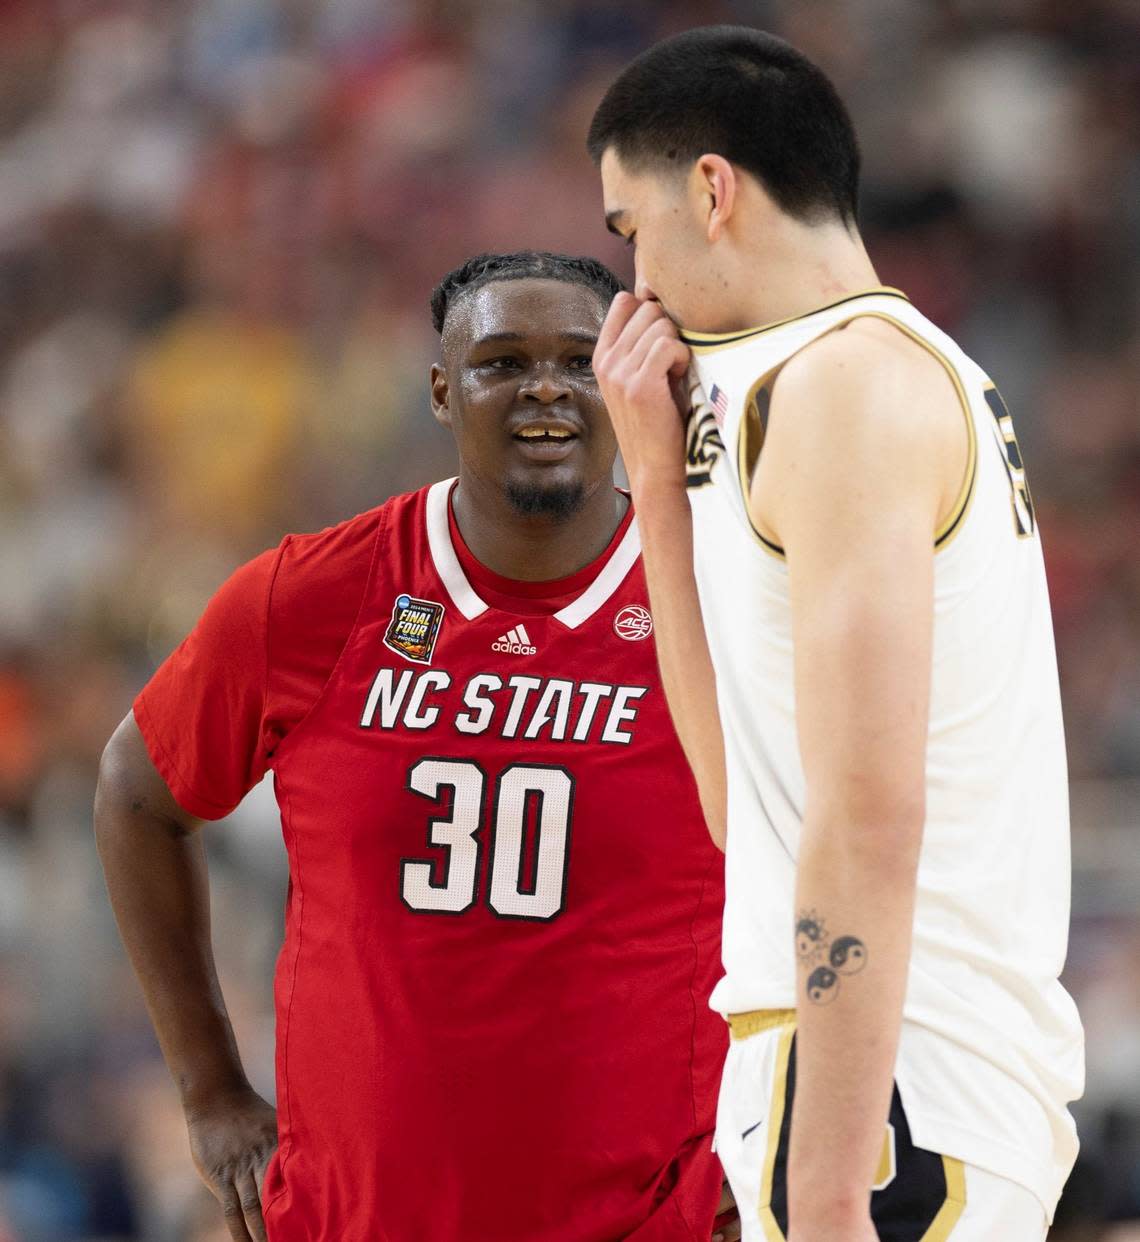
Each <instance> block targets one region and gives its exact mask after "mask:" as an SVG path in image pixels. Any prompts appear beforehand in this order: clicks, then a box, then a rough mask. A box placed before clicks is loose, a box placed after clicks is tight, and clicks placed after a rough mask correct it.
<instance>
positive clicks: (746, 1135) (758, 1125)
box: [740, 1117, 764, 1142]
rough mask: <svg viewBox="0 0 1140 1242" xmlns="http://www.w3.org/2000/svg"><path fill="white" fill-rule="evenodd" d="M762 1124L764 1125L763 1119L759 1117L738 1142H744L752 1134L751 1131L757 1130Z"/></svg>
mask: <svg viewBox="0 0 1140 1242" xmlns="http://www.w3.org/2000/svg"><path fill="white" fill-rule="evenodd" d="M763 1124H764V1119H763V1117H761V1118H760V1120H759V1121H758V1122H757V1123H756V1124H755V1125H754V1126H749V1127H748V1129H747V1130H745V1131H744V1133H743V1134H742V1135H741V1136H740V1141H741V1142H744V1140H745V1139H746V1138H747V1137H748V1136H749V1135H750V1134H751V1133H752V1131H753V1130H759V1129H760V1127H761V1126H762V1125H763Z"/></svg>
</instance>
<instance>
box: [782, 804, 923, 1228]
mask: <svg viewBox="0 0 1140 1242" xmlns="http://www.w3.org/2000/svg"><path fill="white" fill-rule="evenodd" d="M920 836H921V824H915V823H914V822H913V819H911V818H909V817H900V818H899V819H896V821H895V822H894V823H889V822H888V823H883V822H870V821H864V822H856V820H855V819H854V818H853V817H846V819H845V817H844V816H843V814H842V812H841V811H840V810H838V809H836V808H830V809H829V810H828V811H827V812H826V813H821V814H820V815H818V816H814V817H813V816H812V815H810V814H809V815H808V816H807V817H806V818H805V822H804V828H803V836H802V838H801V846H800V854H799V863H798V869H797V883H796V904H795V910H796V956H797V963H798V982H797V1026H798V1033H797V1040H796V1048H797V1051H796V1057H797V1062H796V1091H795V1103H794V1106H793V1118H792V1134H791V1150H790V1156H789V1172H788V1186H789V1200H790V1210H791V1219H792V1220H793V1222H795V1221H796V1213H797V1209H798V1210H799V1212H800V1217H801V1219H802V1218H803V1216H804V1214H805V1213H807V1212H810V1213H811V1215H812V1219H813V1220H814V1221H817V1222H819V1223H821V1224H822V1223H827V1222H828V1221H829V1220H836V1219H839V1220H842V1218H843V1217H844V1215H845V1214H846V1213H849V1212H855V1213H858V1212H859V1211H863V1212H865V1211H866V1210H867V1203H868V1198H869V1193H870V1187H871V1186H872V1184H873V1182H874V1180H875V1176H874V1175H875V1170H876V1168H877V1166H878V1163H879V1158H880V1155H881V1152H882V1147H883V1138H884V1133H885V1126H886V1121H887V1114H888V1111H889V1108H890V1099H891V1091H892V1083H893V1077H894V1065H895V1057H896V1053H897V1050H898V1040H899V1030H900V1026H901V1021H902V1006H903V998H904V996H905V993H906V982H907V970H908V965H909V961H910V945H911V936H912V927H913V921H914V901H915V875H916V867H917V858H918V844H919V840H920Z"/></svg>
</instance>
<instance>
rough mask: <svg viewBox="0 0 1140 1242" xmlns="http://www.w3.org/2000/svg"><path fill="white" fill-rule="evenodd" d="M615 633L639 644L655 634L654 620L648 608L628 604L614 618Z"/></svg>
mask: <svg viewBox="0 0 1140 1242" xmlns="http://www.w3.org/2000/svg"><path fill="white" fill-rule="evenodd" d="M614 633H615V634H616V635H617V636H618V638H624V639H626V640H627V641H628V642H631V643H639V642H641V640H642V639H643V638H648V637H649V635H650V634H652V633H653V618H652V617H651V616H650V615H649V609H648V608H642V606H641V605H640V604H627V605H626V607H624V608H623V609H622V610H621V612H619V613H618V614H617V616H616V617H614Z"/></svg>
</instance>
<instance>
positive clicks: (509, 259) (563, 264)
mask: <svg viewBox="0 0 1140 1242" xmlns="http://www.w3.org/2000/svg"><path fill="white" fill-rule="evenodd" d="M532 279H533V280H564V281H566V282H567V283H568V284H574V285H585V286H586V288H587V289H592V290H593V291H594V292H595V293H596V294H597V295H598V297H599V298H600V299H601V300H602V302H603V303H604V304H605V305H606V306H609V304H610V303H611V302H612V301H613V300H614V297H615V296H616V295H617V294H619V293H620V292H621V291H622V289H623V288H624V287H625V286H624V285H623V284H622V283H621V281H620V280H619V279H618V278H617V277H616V276H615V275H614V274H613V272H611V271H610V269H609V268H608V267H606V265H605V264H604V263H599V262H598V260H597V259H591V258H589V257H588V256H586V255H570V254H552V253H551V252H550V251H549V250H516V251H514V252H513V253H511V254H477V255H475V256H474V257H473V258H470V259H468V260H467V262H466V263H463V264H461V265H460V266H459V267H457V268H454V269H453V270H452V271H450V272H448V273H447V275H446V276H445V277H444V278H443V279H442V280H441V281H440V282H439V284H438V285H436V287H435V288H434V289H433V290H432V291H431V321H432V323H433V324H434V325H435V330H436V331H437V332H438V333H440V335H442V334H443V325H444V324H445V323H446V322H447V316H448V312H449V311H450V310H451V308H452V306H454V304H455V302H456V300H457V299H458V298H459V297H460V296H461V295H463V294H465V293H472V292H474V290H476V289H481V288H482V287H483V286H484V285H488V284H490V283H491V281H493V280H532Z"/></svg>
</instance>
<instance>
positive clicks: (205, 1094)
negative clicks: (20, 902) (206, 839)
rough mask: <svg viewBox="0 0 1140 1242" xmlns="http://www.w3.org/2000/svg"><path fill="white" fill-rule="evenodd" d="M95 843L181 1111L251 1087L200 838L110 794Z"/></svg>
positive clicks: (139, 802)
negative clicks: (226, 990)
mask: <svg viewBox="0 0 1140 1242" xmlns="http://www.w3.org/2000/svg"><path fill="white" fill-rule="evenodd" d="M95 830H96V843H97V846H98V850H99V857H100V859H101V861H102V864H103V872H104V876H105V879H106V883H107V891H108V894H109V895H110V899H111V905H112V907H113V909H114V913H115V919H116V921H117V923H118V926H119V932H120V934H121V936H122V938H123V943H124V945H125V946H126V949H127V953H128V955H129V957H130V960H131V963H132V965H133V966H134V969H135V973H136V974H137V975H138V978H139V982H140V984H141V986H142V990H143V996H144V999H145V1001H146V1006H147V1009H148V1011H149V1013H150V1018H151V1021H152V1023H153V1024H154V1029H155V1033H156V1034H157V1036H158V1041H159V1044H160V1046H161V1048H162V1053H163V1056H164V1057H165V1059H166V1064H167V1066H168V1067H169V1069H170V1072H171V1074H172V1075H173V1077H174V1080H175V1082H176V1084H177V1086H178V1090H179V1092H180V1094H181V1097H182V1102H183V1105H184V1106H185V1107H187V1108H192V1107H193V1106H195V1104H197V1103H199V1102H201V1101H204V1100H206V1099H210V1098H216V1097H217V1096H219V1095H223V1094H225V1093H227V1092H229V1091H233V1090H239V1089H243V1088H245V1087H246V1086H248V1083H247V1080H246V1077H245V1074H244V1072H243V1070H242V1066H241V1061H240V1058H239V1056H238V1051H237V1045H236V1042H235V1040H234V1035H233V1029H232V1027H231V1026H230V1022H229V1018H228V1016H227V1014H226V1010H225V1004H224V1002H223V1000H222V995H221V990H220V988H219V985H218V979H217V972H216V969H215V965H214V958H213V951H212V947H211V944H210V905H209V885H208V879H207V873H206V862H205V855H204V852H203V848H202V842H201V839H200V837H199V835H198V834H197V833H194V832H188V831H187V830H186V829H185V827H183V826H182V825H180V824H178V823H176V822H175V821H173V820H171V819H169V818H167V817H165V816H163V815H162V814H161V813H156V812H155V811H153V810H150V809H148V806H147V799H146V798H145V797H142V798H134V799H131V800H130V801H126V800H123V799H121V798H118V797H115V796H113V795H112V794H110V793H109V792H108V790H107V789H106V787H105V782H104V781H103V780H101V781H100V790H99V793H98V795H97V797H96V807H95Z"/></svg>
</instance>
